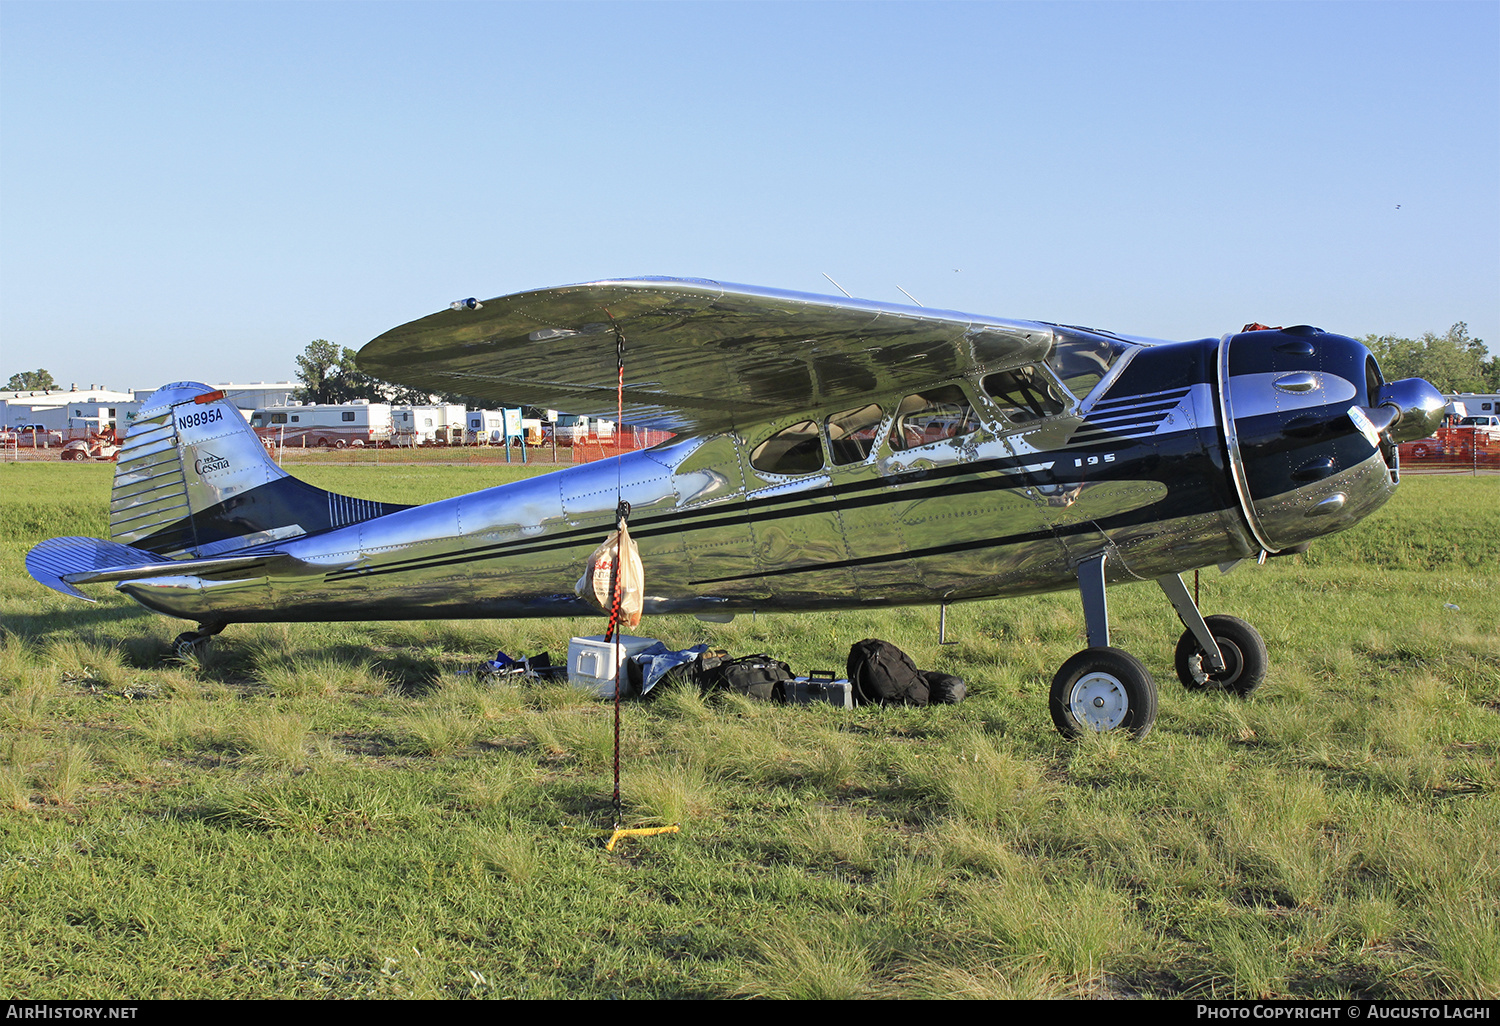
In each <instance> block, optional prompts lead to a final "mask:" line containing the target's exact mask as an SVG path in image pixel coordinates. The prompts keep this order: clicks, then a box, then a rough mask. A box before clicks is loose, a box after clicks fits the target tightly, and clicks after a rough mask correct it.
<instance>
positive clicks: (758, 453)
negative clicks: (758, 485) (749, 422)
mask: <svg viewBox="0 0 1500 1026" xmlns="http://www.w3.org/2000/svg"><path fill="white" fill-rule="evenodd" d="M750 465H751V466H752V467H754V468H755V469H756V470H759V471H760V472H761V473H763V474H811V473H812V472H813V471H815V470H822V469H823V443H822V440H821V439H820V438H819V437H818V422H817V421H815V420H804V421H800V422H798V423H796V424H793V425H792V426H791V427H785V428H782V429H781V430H780V431H778V432H776V433H775V434H774V435H772V436H771V437H770V438H767V439H766V440H765V441H764V442H761V443H760V444H759V445H757V446H756V447H755V449H754V451H753V452H751V453H750Z"/></svg>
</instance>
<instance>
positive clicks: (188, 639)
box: [172, 623, 227, 659]
mask: <svg viewBox="0 0 1500 1026" xmlns="http://www.w3.org/2000/svg"><path fill="white" fill-rule="evenodd" d="M226 626H227V625H226V624H222V623H200V624H199V625H198V629H197V630H195V631H183V632H182V633H181V634H179V635H177V637H176V638H175V639H174V640H173V641H172V652H173V653H174V654H175V655H176V656H177V658H178V659H186V658H187V657H188V656H190V655H202V654H203V653H204V652H206V651H207V650H208V643H209V639H210V638H212V637H213V636H214V635H215V634H218V633H219V632H220V631H222V630H223V629H224V628H225V627H226Z"/></svg>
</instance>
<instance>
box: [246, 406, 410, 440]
mask: <svg viewBox="0 0 1500 1026" xmlns="http://www.w3.org/2000/svg"><path fill="white" fill-rule="evenodd" d="M250 426H251V427H252V428H254V429H255V433H256V434H258V435H260V436H261V437H262V438H264V439H266V440H267V441H269V442H274V443H275V444H277V445H292V446H301V447H302V448H319V449H323V448H328V449H343V448H347V447H349V446H353V447H355V448H358V447H360V446H366V445H389V444H390V442H391V408H390V406H389V405H388V404H386V403H372V402H370V401H369V400H367V399H356V400H354V401H353V402H350V403H327V404H319V403H288V404H287V405H285V406H265V407H262V408H260V409H258V410H256V411H255V412H254V413H253V414H251V415H250Z"/></svg>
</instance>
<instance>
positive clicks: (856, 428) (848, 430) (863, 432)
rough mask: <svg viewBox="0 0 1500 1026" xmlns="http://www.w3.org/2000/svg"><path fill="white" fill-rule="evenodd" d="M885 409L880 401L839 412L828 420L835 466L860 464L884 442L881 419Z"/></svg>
mask: <svg viewBox="0 0 1500 1026" xmlns="http://www.w3.org/2000/svg"><path fill="white" fill-rule="evenodd" d="M883 420H885V411H884V410H882V409H881V408H880V406H879V404H877V403H871V404H870V405H868V406H861V407H859V408H858V409H854V410H845V411H844V412H843V413H835V414H834V415H833V416H831V417H829V418H828V420H827V421H826V422H825V423H826V424H827V427H828V451H829V453H830V454H831V455H832V457H833V463H834V465H835V466H840V467H841V466H844V465H845V464H848V463H859V462H861V461H862V460H864V458H865V457H867V456H869V455H870V450H871V449H873V448H875V443H876V442H878V441H880V422H881V421H883Z"/></svg>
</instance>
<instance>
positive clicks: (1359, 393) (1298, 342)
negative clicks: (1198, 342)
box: [1218, 326, 1436, 552]
mask: <svg viewBox="0 0 1500 1026" xmlns="http://www.w3.org/2000/svg"><path fill="white" fill-rule="evenodd" d="M1218 376H1219V386H1220V388H1219V397H1220V398H1219V402H1220V404H1221V408H1220V422H1221V423H1222V424H1223V426H1224V443H1225V449H1226V452H1227V454H1228V458H1229V465H1230V473H1231V476H1232V477H1233V480H1234V486H1235V490H1236V492H1237V494H1238V496H1239V500H1240V505H1241V507H1242V509H1243V510H1244V513H1245V517H1246V520H1247V521H1248V523H1249V526H1250V530H1251V533H1252V534H1254V536H1255V538H1256V540H1257V541H1258V542H1260V544H1261V546H1262V547H1264V548H1265V549H1266V550H1267V551H1270V552H1278V551H1282V550H1285V549H1289V548H1293V547H1295V546H1298V545H1300V544H1302V543H1304V542H1307V541H1310V540H1311V539H1313V538H1316V537H1319V536H1320V535H1325V534H1332V533H1333V532H1335V531H1340V530H1343V529H1344V528H1346V527H1349V526H1350V525H1352V524H1353V523H1354V522H1355V521H1357V520H1359V519H1361V518H1362V517H1364V516H1366V515H1368V514H1369V513H1371V512H1373V511H1374V510H1376V509H1378V508H1379V507H1380V506H1381V505H1383V504H1384V503H1385V501H1386V500H1387V499H1389V498H1390V496H1391V494H1392V492H1394V491H1395V488H1396V481H1397V463H1396V449H1395V443H1394V441H1393V440H1392V438H1391V437H1390V433H1389V431H1386V433H1385V434H1381V431H1382V429H1388V428H1389V427H1390V426H1391V425H1392V424H1393V423H1394V422H1395V421H1396V420H1397V419H1400V418H1401V417H1402V410H1401V409H1400V406H1401V404H1400V403H1391V402H1389V399H1388V397H1387V396H1386V395H1385V394H1384V389H1385V388H1386V386H1385V383H1384V380H1383V379H1382V378H1381V375H1380V368H1379V366H1378V365H1377V364H1376V362H1375V358H1374V357H1373V356H1371V355H1370V351H1369V350H1368V349H1366V348H1365V347H1364V346H1363V345H1362V344H1360V343H1359V342H1357V341H1355V340H1354V339H1352V338H1346V337H1345V336H1343V335H1333V334H1329V333H1328V332H1325V331H1322V330H1320V329H1318V328H1311V327H1305V326H1299V327H1293V328H1286V329H1284V330H1281V329H1278V330H1270V331H1247V332H1242V333H1240V334H1238V335H1233V336H1226V337H1225V338H1224V339H1223V340H1221V342H1220V343H1219V353H1218ZM1420 384H1421V385H1425V386H1426V388H1427V389H1428V390H1430V391H1433V394H1434V395H1435V394H1436V393H1435V390H1432V389H1431V386H1430V385H1426V383H1425V382H1420ZM1424 399H1425V397H1424ZM1351 410H1355V412H1354V413H1353V414H1351V412H1350V411H1351ZM1407 419H1408V426H1410V424H1411V423H1412V422H1414V421H1416V420H1419V419H1421V418H1420V417H1409V418H1407ZM1372 420H1373V421H1376V422H1378V423H1372ZM1418 437H1420V436H1418Z"/></svg>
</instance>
